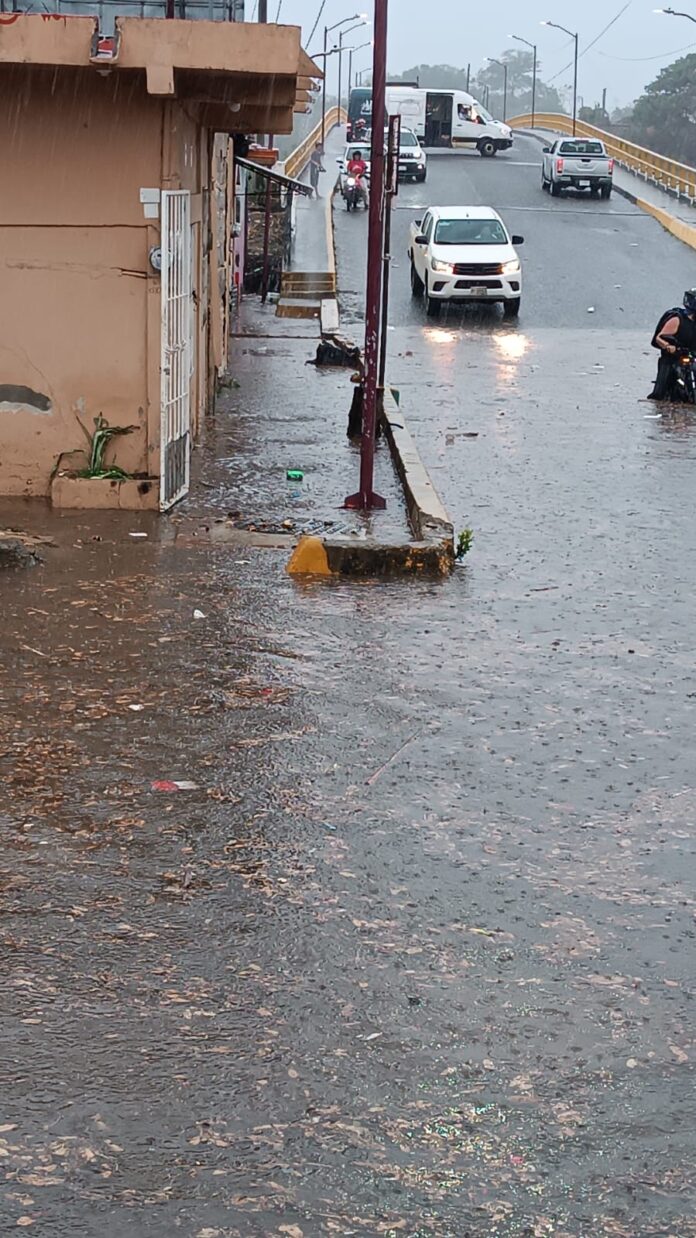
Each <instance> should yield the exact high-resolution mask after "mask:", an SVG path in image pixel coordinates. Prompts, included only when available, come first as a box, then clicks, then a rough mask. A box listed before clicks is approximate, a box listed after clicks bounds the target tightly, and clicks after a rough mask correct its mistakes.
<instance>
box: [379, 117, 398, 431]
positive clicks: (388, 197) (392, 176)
mask: <svg viewBox="0 0 696 1238" xmlns="http://www.w3.org/2000/svg"><path fill="white" fill-rule="evenodd" d="M400 149H401V117H400V116H390V117H389V138H388V142H387V180H386V188H385V204H384V254H383V274H382V332H381V339H380V346H379V377H378V384H377V385H378V390H379V407H380V412H381V411H383V410H384V381H385V376H386V371H387V332H388V330H389V284H390V280H391V225H392V205H393V202H394V198H395V197H396V195H397V194H398V192H399V150H400Z"/></svg>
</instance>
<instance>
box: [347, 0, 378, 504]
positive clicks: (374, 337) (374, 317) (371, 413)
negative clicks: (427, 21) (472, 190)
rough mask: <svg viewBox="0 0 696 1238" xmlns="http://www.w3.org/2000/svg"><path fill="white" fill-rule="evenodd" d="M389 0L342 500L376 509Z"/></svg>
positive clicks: (375, 118) (375, 52) (374, 117)
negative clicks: (358, 364)
mask: <svg viewBox="0 0 696 1238" xmlns="http://www.w3.org/2000/svg"><path fill="white" fill-rule="evenodd" d="M387 11H388V0H375V22H374V50H373V57H372V150H371V154H370V217H369V223H368V234H367V290H366V295H365V371H364V377H363V383H362V389H363V401H362V405H363V407H362V438H361V442H360V488H359V489H358V491H357V492H356V493H355V494H351V495H349V496H348V498H347V499H346V507H348V508H358V509H360V510H363V511H365V510H367V511H370V510H376V509H377V510H379V509H382V508H384V507H386V503H385V501H384V499H383V498H382V497H381V495H379V494H375V490H374V474H375V435H376V429H377V394H378V391H377V389H378V382H379V342H380V322H381V313H382V272H383V260H384V253H383V247H384V209H385V196H386V195H385V192H384V189H385V185H384V179H385V178H384V115H385V111H386V93H387Z"/></svg>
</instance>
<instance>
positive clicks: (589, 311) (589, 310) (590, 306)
mask: <svg viewBox="0 0 696 1238" xmlns="http://www.w3.org/2000/svg"><path fill="white" fill-rule="evenodd" d="M587 312H588V314H594V312H595V307H594V305H588V307H587Z"/></svg>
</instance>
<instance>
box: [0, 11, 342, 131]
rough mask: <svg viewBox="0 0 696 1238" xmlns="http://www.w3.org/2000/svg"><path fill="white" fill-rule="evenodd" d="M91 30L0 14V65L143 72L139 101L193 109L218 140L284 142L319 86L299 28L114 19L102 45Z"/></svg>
mask: <svg viewBox="0 0 696 1238" xmlns="http://www.w3.org/2000/svg"><path fill="white" fill-rule="evenodd" d="M48 18H59V20H48ZM97 26H98V22H97V18H96V17H95V16H91V17H88V16H74V15H72V14H57V13H18V12H13V13H10V14H6V21H5V22H4V23H3V24H2V39H0V65H2V64H16V65H21V66H22V67H23V69H27V68H29V67H30V66H32V65H37V66H38V65H40V66H51V67H52V68H56V69H60V68H80V69H84V71H85V72H92V73H93V72H95V70H96V71H97V72H99V73H104V72H105V71H107V72H109V73H116V74H119V73H128V74H132V73H134V72H136V73H143V74H144V75H145V79H146V89H147V91H148V94H151V95H154V96H159V97H161V98H166V97H169V98H173V99H180V100H181V101H182V102H183V103H185V104H187V105H188V106H195V107H196V108H197V109H198V115H197V119H198V121H199V123H200V124H202V125H203V126H204V127H206V128H209V129H213V130H216V131H218V132H222V133H232V132H236V133H273V134H282V133H292V129H293V123H294V112H295V108H299V109H300V110H302V111H304V109H305V107H306V105H307V98H306V89H307V86H306V83H307V79H309V81H310V82H311V83H317V82H319V81H320V80H321V78H322V70H321V69H320V68H319V66H318V65H316V64H315V63H314V61H312V60H311V59H310V58H309V57H308V56H307V53H306V52H305V51H304V50H303V48H302V45H301V35H302V31H301V29H300V27H299V26H279V25H276V24H275V23H261V22H236V21H203V20H195V21H194V20H184V19H180V18H173V19H170V20H165V19H162V18H147V17H117V18H116V20H115V32H114V34H113V35H112V36H109V37H108V38H106V37H104V38H101V37H100V36H99V33H98V29H97Z"/></svg>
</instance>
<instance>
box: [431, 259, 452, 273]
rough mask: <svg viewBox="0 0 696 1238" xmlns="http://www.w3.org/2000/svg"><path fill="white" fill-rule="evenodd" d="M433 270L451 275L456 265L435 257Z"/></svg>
mask: <svg viewBox="0 0 696 1238" xmlns="http://www.w3.org/2000/svg"><path fill="white" fill-rule="evenodd" d="M432 266H433V271H441V272H442V274H443V275H451V274H452V271H453V270H454V267H453V266H452V263H451V262H441V260H440V259H439V258H433V263H432Z"/></svg>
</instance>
